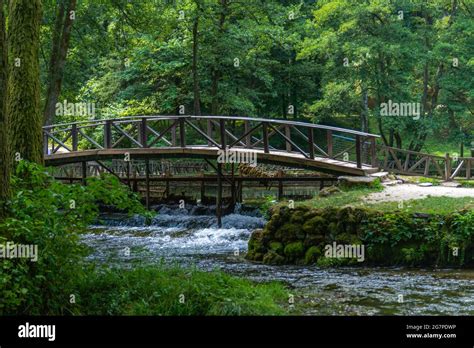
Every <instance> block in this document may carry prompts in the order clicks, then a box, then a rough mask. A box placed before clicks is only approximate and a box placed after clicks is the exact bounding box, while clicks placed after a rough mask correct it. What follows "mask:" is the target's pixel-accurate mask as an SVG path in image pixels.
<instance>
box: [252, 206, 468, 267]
mask: <svg viewBox="0 0 474 348" xmlns="http://www.w3.org/2000/svg"><path fill="white" fill-rule="evenodd" d="M301 217H303V219H301ZM285 221H293V222H291V223H290V222H286V223H285ZM257 237H258V238H257ZM254 239H258V244H255V243H254V242H253V243H250V242H249V253H248V255H250V257H248V258H249V259H251V260H255V261H263V262H264V263H269V264H288V263H292V264H294V263H296V264H301V263H305V264H310V263H316V264H318V265H319V266H342V265H361V263H359V262H358V260H356V259H353V258H333V257H323V254H324V251H323V250H325V248H326V246H327V245H328V244H331V243H333V242H336V244H338V245H363V246H364V249H365V256H364V262H363V263H362V265H378V266H380V265H406V266H455V267H464V266H469V267H470V266H472V265H473V264H474V210H473V209H472V208H470V209H465V210H461V211H458V212H453V211H449V212H446V213H444V214H426V213H413V212H410V211H400V210H398V211H382V210H374V209H367V208H363V207H354V206H349V205H347V206H344V207H340V208H334V207H326V208H318V209H311V208H309V207H304V206H300V207H298V208H296V209H289V208H286V207H280V208H279V209H277V210H275V211H273V215H272V217H271V219H270V221H269V222H268V223H267V225H266V226H265V229H264V230H263V231H259V232H258V234H257V235H255V236H254V234H253V235H252V236H251V241H252V240H254ZM257 248H258V250H257ZM282 249H283V251H282Z"/></svg>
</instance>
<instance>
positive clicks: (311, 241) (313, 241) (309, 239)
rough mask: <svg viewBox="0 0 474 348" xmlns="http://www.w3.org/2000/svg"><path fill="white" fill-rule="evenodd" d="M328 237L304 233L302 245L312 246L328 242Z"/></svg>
mask: <svg viewBox="0 0 474 348" xmlns="http://www.w3.org/2000/svg"><path fill="white" fill-rule="evenodd" d="M329 241H330V240H329V238H328V239H326V237H325V236H324V235H309V234H308V235H306V238H305V239H304V242H303V245H304V247H305V248H309V247H312V246H318V245H320V244H324V243H326V242H328V243H329Z"/></svg>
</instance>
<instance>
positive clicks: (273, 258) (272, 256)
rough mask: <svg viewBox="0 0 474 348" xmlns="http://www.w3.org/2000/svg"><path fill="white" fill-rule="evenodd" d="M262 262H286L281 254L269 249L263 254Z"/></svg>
mask: <svg viewBox="0 0 474 348" xmlns="http://www.w3.org/2000/svg"><path fill="white" fill-rule="evenodd" d="M263 263H264V264H266V265H283V264H285V263H286V260H285V258H284V257H283V256H281V255H278V254H277V253H276V252H274V251H271V250H270V251H269V252H267V253H266V254H265V255H264V256H263Z"/></svg>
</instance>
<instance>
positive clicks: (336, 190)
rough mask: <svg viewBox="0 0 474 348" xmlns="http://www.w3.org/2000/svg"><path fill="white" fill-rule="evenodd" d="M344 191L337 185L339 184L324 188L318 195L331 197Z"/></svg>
mask: <svg viewBox="0 0 474 348" xmlns="http://www.w3.org/2000/svg"><path fill="white" fill-rule="evenodd" d="M341 192H342V191H341V190H340V189H339V188H338V187H337V186H329V187H325V188H323V189H322V190H321V191H319V193H318V196H319V197H329V196H332V195H334V194H337V193H341Z"/></svg>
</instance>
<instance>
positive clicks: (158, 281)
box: [0, 162, 288, 315]
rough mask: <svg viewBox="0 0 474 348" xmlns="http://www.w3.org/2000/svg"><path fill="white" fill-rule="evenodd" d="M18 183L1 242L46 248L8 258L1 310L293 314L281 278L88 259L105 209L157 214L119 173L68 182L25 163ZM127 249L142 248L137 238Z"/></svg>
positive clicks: (140, 216) (0, 280) (143, 216)
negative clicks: (94, 227) (93, 228)
mask: <svg viewBox="0 0 474 348" xmlns="http://www.w3.org/2000/svg"><path fill="white" fill-rule="evenodd" d="M12 188H13V194H12V199H11V200H10V202H9V208H10V214H9V216H8V217H7V218H5V219H4V220H2V221H1V222H0V244H1V245H2V246H3V245H9V246H12V245H15V246H21V247H22V248H23V247H24V246H35V248H37V251H38V253H37V255H36V256H37V258H35V259H34V260H30V259H26V258H22V257H7V258H5V257H4V256H3V259H2V260H1V266H2V267H0V315H278V314H285V313H286V311H285V309H284V306H282V305H281V303H284V302H285V301H287V297H288V295H287V291H286V289H285V287H284V286H283V285H281V284H276V283H275V282H265V284H259V283H255V282H252V281H249V280H246V279H240V278H237V277H235V276H232V275H228V274H226V273H224V272H221V271H218V270H215V269H212V270H206V271H204V270H199V269H197V268H195V267H192V266H191V267H185V266H181V265H178V263H177V262H173V263H172V264H169V263H167V264H165V263H164V262H162V261H163V260H164V256H165V255H161V256H160V257H159V261H158V262H155V263H153V264H146V265H144V264H142V263H140V262H134V263H133V265H130V264H128V265H125V266H124V265H112V264H111V263H107V262H105V264H101V263H100V262H94V260H91V259H88V256H90V254H91V252H93V250H91V248H90V247H89V246H88V245H86V244H85V243H84V242H83V238H84V236H85V235H87V233H88V231H89V228H90V225H91V224H92V223H94V222H96V221H97V220H98V218H99V210H100V209H99V208H100V207H108V209H110V210H113V211H121V212H123V213H125V215H122V218H123V220H127V218H125V217H128V218H130V219H131V220H133V219H134V218H133V216H135V217H137V218H136V219H135V220H138V221H139V222H140V223H143V226H147V225H148V224H149V223H150V222H151V221H153V218H154V214H151V213H150V212H147V211H146V210H145V209H144V207H143V206H142V205H141V204H140V202H139V199H138V197H137V196H136V195H135V194H133V193H132V192H130V191H129V189H128V188H127V187H126V186H125V185H122V184H121V183H120V182H119V180H118V179H117V178H116V177H114V176H110V175H105V176H102V177H97V178H89V179H88V181H87V186H82V185H65V184H61V183H60V182H58V181H56V180H54V179H53V178H52V177H51V176H49V175H48V173H47V171H46V170H45V169H44V168H42V167H40V166H37V165H35V164H31V163H28V162H20V164H19V165H18V166H17V168H16V173H15V177H14V178H13V185H12ZM173 219H174V222H176V221H179V219H178V218H177V217H176V216H174V217H173ZM180 220H181V221H182V220H183V219H182V218H181V219H180ZM191 223H192V222H191ZM145 228H146V227H145ZM133 237H134V238H135V239H137V238H140V235H139V234H135V235H134V236H133ZM246 237H248V235H247V236H246ZM127 241H129V240H127ZM7 243H8V244H7ZM108 246H109V247H110V244H109V245H108ZM124 250H127V251H126V252H125V253H124V254H128V255H132V254H134V253H136V252H137V250H136V249H133V244H132V243H127V244H126V245H124V247H123V248H121V250H120V251H122V252H123V251H124ZM126 266H131V267H126Z"/></svg>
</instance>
